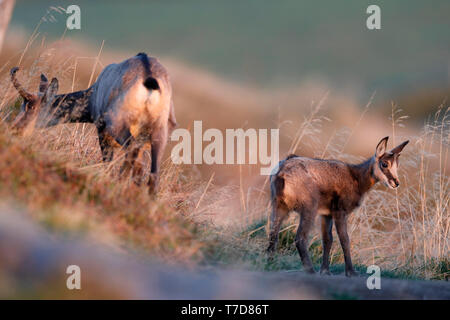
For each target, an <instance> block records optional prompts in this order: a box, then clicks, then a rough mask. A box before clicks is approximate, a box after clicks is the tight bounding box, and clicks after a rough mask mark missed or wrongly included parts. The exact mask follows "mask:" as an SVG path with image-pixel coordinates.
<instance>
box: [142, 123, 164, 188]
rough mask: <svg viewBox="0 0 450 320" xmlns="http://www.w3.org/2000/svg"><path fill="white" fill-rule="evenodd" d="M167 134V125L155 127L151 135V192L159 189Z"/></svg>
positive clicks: (149, 186)
mask: <svg viewBox="0 0 450 320" xmlns="http://www.w3.org/2000/svg"><path fill="white" fill-rule="evenodd" d="M167 136H168V127H167V126H163V127H161V128H158V129H155V130H154V132H153V133H152V135H151V158H152V165H151V170H150V177H149V179H148V182H147V185H148V192H149V194H154V193H155V192H156V191H157V190H158V182H159V168H160V165H161V160H162V156H163V154H164V149H165V148H166V144H167Z"/></svg>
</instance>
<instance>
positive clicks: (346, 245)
mask: <svg viewBox="0 0 450 320" xmlns="http://www.w3.org/2000/svg"><path fill="white" fill-rule="evenodd" d="M335 223H336V231H337V234H338V236H339V241H340V242H341V246H342V251H344V260H345V275H346V276H347V277H351V276H355V275H358V273H357V272H356V271H355V270H353V265H352V258H351V256H350V239H349V237H348V233H347V215H345V214H341V215H339V216H337V217H336V218H335Z"/></svg>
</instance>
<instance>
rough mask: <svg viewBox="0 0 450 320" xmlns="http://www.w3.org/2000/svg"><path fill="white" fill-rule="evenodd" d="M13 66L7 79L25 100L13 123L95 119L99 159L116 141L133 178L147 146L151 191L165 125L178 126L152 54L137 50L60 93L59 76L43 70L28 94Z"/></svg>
mask: <svg viewBox="0 0 450 320" xmlns="http://www.w3.org/2000/svg"><path fill="white" fill-rule="evenodd" d="M17 70H18V68H17V67H16V68H13V69H12V70H11V80H12V82H13V84H14V87H15V88H16V89H17V91H18V92H19V94H20V95H21V96H22V98H23V100H24V101H23V105H22V107H21V112H20V113H19V115H18V116H17V118H16V119H15V121H14V123H13V127H14V128H16V129H23V128H24V127H25V126H27V125H28V124H30V123H34V124H35V125H36V126H37V127H40V128H42V127H49V126H53V125H56V124H59V123H68V122H89V123H94V124H95V126H96V127H97V132H98V137H99V143H100V147H101V151H102V157H103V160H104V161H110V160H111V159H112V157H113V148H114V146H122V147H124V149H125V150H126V157H125V162H124V165H123V167H122V169H121V172H122V174H124V173H128V172H129V171H130V170H131V169H132V174H133V178H134V179H135V182H137V183H140V182H141V178H142V176H143V172H142V161H141V160H142V159H141V156H140V155H141V151H143V150H144V149H151V173H150V178H149V181H148V185H149V188H150V192H153V190H154V189H155V188H156V185H157V180H158V171H159V165H160V162H161V157H162V155H163V152H164V148H165V146H166V143H167V137H168V130H169V126H170V127H174V126H175V125H176V120H175V112H174V107H173V101H172V86H171V83H170V79H169V75H168V73H167V71H166V69H165V68H164V67H163V66H162V65H161V63H160V62H159V61H158V60H157V59H156V58H153V57H148V56H147V55H146V54H145V53H139V54H138V55H136V56H134V57H132V58H130V59H127V60H125V61H123V62H121V63H119V64H110V65H108V66H107V67H106V68H105V69H104V70H103V71H102V73H101V74H100V75H99V77H98V79H97V81H96V82H95V83H94V84H93V85H92V86H91V87H90V88H88V89H86V90H83V91H77V92H72V93H66V94H59V95H57V91H58V80H57V79H56V78H53V79H52V81H51V82H50V84H49V83H48V80H47V78H46V77H45V76H44V75H41V82H40V85H39V91H38V93H37V94H31V93H28V92H27V91H26V90H25V89H24V88H23V86H22V85H21V84H20V83H19V81H18V79H17V77H16V73H17Z"/></svg>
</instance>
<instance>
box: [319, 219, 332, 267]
mask: <svg viewBox="0 0 450 320" xmlns="http://www.w3.org/2000/svg"><path fill="white" fill-rule="evenodd" d="M321 218H322V245H323V258H322V266H321V267H320V273H321V274H331V273H330V269H329V268H330V250H331V245H332V244H333V232H332V229H333V219H332V217H331V216H322V217H321Z"/></svg>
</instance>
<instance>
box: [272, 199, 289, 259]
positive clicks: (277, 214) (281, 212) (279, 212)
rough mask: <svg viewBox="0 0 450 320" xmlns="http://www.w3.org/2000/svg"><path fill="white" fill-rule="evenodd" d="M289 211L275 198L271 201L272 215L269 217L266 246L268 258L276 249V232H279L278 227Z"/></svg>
mask: <svg viewBox="0 0 450 320" xmlns="http://www.w3.org/2000/svg"><path fill="white" fill-rule="evenodd" d="M288 213H289V211H288V210H287V208H286V207H285V206H282V205H280V204H279V203H277V201H276V200H274V201H272V215H271V217H270V236H269V247H268V248H267V253H268V254H269V258H270V259H271V258H272V257H273V253H274V251H275V250H276V249H277V245H278V234H279V233H280V227H281V224H282V223H283V221H284V219H286V217H287V216H288Z"/></svg>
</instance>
